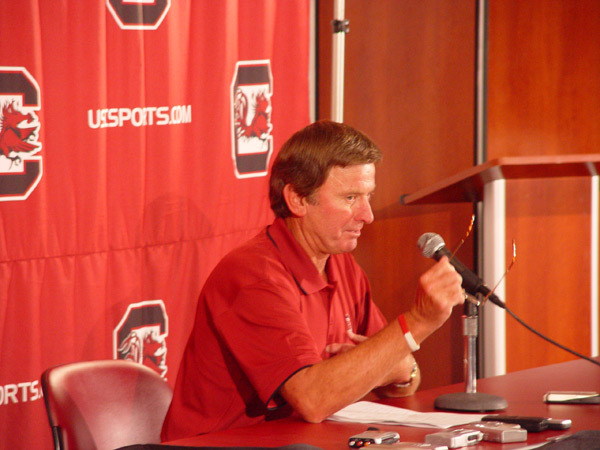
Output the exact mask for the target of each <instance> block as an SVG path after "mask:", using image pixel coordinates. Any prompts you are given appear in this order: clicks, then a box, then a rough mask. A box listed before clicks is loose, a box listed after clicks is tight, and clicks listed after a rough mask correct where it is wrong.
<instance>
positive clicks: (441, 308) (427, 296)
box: [405, 256, 465, 342]
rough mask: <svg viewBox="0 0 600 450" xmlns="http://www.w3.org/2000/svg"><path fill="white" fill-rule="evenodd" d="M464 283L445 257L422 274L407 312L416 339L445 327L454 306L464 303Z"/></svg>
mask: <svg viewBox="0 0 600 450" xmlns="http://www.w3.org/2000/svg"><path fill="white" fill-rule="evenodd" d="M461 283H462V277H461V276H460V275H459V274H458V273H457V272H456V269H454V266H452V264H450V261H448V258H447V257H445V256H444V257H442V258H441V259H440V260H439V261H438V262H437V263H436V264H435V265H433V266H432V267H431V268H430V269H429V270H428V271H427V272H425V273H424V274H423V275H421V277H420V278H419V284H418V286H417V295H416V297H415V301H414V304H413V306H412V307H411V309H410V310H409V311H408V312H407V313H405V317H406V321H407V324H408V327H409V329H410V330H411V333H412V334H413V336H414V337H415V339H416V340H417V342H422V341H423V340H424V339H425V338H426V337H427V336H429V335H430V334H431V333H433V332H434V331H435V330H437V329H438V328H439V327H440V326H442V325H443V324H444V322H445V321H446V320H447V319H448V318H449V317H450V314H452V308H454V306H456V305H459V304H462V303H464V301H465V291H464V289H463V288H462V287H461Z"/></svg>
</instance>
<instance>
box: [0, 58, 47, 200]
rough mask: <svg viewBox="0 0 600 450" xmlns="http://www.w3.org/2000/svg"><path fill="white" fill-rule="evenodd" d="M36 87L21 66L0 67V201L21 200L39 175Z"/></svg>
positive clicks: (34, 184) (40, 167)
mask: <svg viewBox="0 0 600 450" xmlns="http://www.w3.org/2000/svg"><path fill="white" fill-rule="evenodd" d="M40 104H41V102H40V88H39V86H38V84H37V82H36V81H35V79H34V78H33V77H32V76H31V74H30V73H29V72H28V71H27V69H25V68H24V67H0V201H10V200H25V199H26V198H27V197H29V194H31V192H33V190H34V189H35V187H36V186H37V185H38V183H39V182H40V179H41V178H42V157H41V156H34V155H36V154H37V153H38V152H39V151H40V150H41V149H42V144H41V143H40V141H39V131H40V121H39V119H38V116H37V114H36V111H39V110H40Z"/></svg>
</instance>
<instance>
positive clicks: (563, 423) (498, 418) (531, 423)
mask: <svg viewBox="0 0 600 450" xmlns="http://www.w3.org/2000/svg"><path fill="white" fill-rule="evenodd" d="M481 420H482V421H484V422H503V423H514V424H517V425H521V427H522V428H525V429H526V430H527V431H530V432H532V433H537V432H539V431H544V430H568V429H569V428H571V420H570V419H552V418H551V417H535V416H502V415H498V414H492V415H489V416H483V417H482V418H481Z"/></svg>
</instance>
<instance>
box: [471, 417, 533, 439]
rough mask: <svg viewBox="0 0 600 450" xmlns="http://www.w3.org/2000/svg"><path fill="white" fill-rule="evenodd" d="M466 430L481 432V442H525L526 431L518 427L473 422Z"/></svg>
mask: <svg viewBox="0 0 600 450" xmlns="http://www.w3.org/2000/svg"><path fill="white" fill-rule="evenodd" d="M466 428H470V429H473V430H477V431H481V432H482V433H483V440H484V441H488V442H501V443H507V442H524V441H526V440H527V430H525V429H523V428H521V426H520V425H517V424H513V423H503V422H487V421H486V422H475V423H471V424H469V425H466Z"/></svg>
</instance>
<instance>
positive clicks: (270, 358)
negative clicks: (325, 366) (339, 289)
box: [215, 282, 321, 404]
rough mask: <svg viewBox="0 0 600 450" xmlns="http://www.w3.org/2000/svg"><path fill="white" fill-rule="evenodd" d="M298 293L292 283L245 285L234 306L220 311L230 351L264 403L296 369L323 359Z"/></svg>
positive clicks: (218, 320) (219, 326)
mask: <svg viewBox="0 0 600 450" xmlns="http://www.w3.org/2000/svg"><path fill="white" fill-rule="evenodd" d="M294 289H295V290H296V293H295V292H294ZM297 296H298V294H297V287H295V286H293V285H287V286H286V285H285V284H282V285H279V286H276V285H273V284H269V283H267V282H263V283H256V284H253V285H251V286H247V287H244V288H243V289H242V290H240V291H239V293H238V295H237V296H236V298H235V301H234V302H232V307H231V308H229V309H228V310H227V311H224V312H223V313H222V314H220V315H219V316H217V317H215V324H216V327H217V329H218V330H219V333H220V334H221V335H222V337H223V339H224V341H225V342H226V345H227V346H228V349H229V351H230V352H231V353H232V354H233V355H234V357H235V358H236V361H237V362H238V363H239V365H240V366H241V367H242V369H243V371H244V373H245V375H246V376H247V377H248V380H249V381H250V383H251V384H252V386H253V387H254V389H255V390H256V391H257V393H258V395H259V397H260V399H261V401H263V402H264V403H265V404H267V402H268V401H269V400H270V399H271V398H272V397H273V394H274V393H275V392H276V391H277V390H278V389H279V387H280V386H281V385H282V384H283V383H284V382H285V381H286V380H287V379H288V378H289V377H290V376H291V375H292V374H293V373H295V372H296V371H298V370H300V369H301V368H303V367H306V366H309V365H312V364H315V363H317V362H319V361H321V358H320V356H319V353H318V351H317V348H316V345H315V343H314V341H313V338H312V336H311V334H310V332H309V330H308V327H307V324H306V322H305V320H304V318H303V317H302V314H301V312H300V311H299V308H298V301H297Z"/></svg>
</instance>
